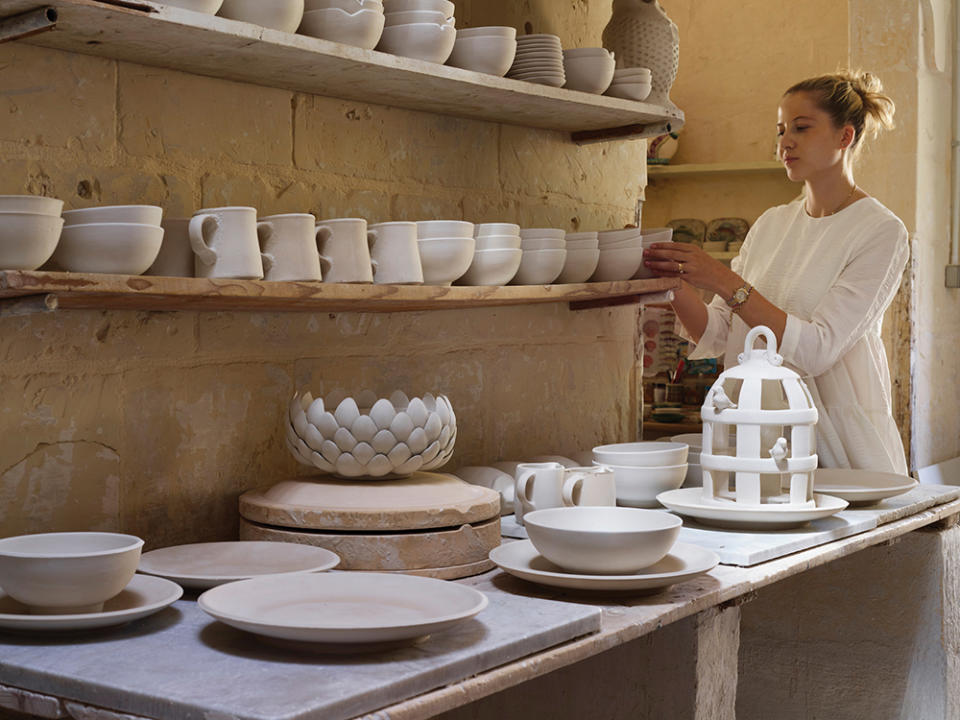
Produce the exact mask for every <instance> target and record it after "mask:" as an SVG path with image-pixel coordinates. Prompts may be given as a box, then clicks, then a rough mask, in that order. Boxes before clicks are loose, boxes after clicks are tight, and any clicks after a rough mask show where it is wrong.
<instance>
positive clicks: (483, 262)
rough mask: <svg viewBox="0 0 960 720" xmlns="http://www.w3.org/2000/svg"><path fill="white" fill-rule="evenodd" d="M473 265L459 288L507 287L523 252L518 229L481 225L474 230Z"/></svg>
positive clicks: (502, 224) (491, 224) (459, 281)
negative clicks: (465, 286) (476, 286)
mask: <svg viewBox="0 0 960 720" xmlns="http://www.w3.org/2000/svg"><path fill="white" fill-rule="evenodd" d="M473 235H474V242H475V249H474V251H473V262H472V263H471V264H470V267H469V268H468V269H467V272H466V274H464V275H463V277H461V278H460V279H459V280H457V284H458V285H506V284H507V283H508V282H510V281H511V280H512V279H513V276H514V275H516V274H517V270H518V269H519V267H520V260H521V257H522V255H523V251H522V250H521V249H520V226H519V225H514V224H513V223H483V224H480V225H476V226H474V230H473Z"/></svg>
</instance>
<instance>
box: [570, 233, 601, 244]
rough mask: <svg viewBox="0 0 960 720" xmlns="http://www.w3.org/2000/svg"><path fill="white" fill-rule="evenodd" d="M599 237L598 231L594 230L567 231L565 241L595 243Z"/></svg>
mask: <svg viewBox="0 0 960 720" xmlns="http://www.w3.org/2000/svg"><path fill="white" fill-rule="evenodd" d="M599 239H600V233H598V232H597V231H596V230H592V231H590V232H575V233H567V234H566V240H567V242H593V243H596V242H597V241H598V240H599Z"/></svg>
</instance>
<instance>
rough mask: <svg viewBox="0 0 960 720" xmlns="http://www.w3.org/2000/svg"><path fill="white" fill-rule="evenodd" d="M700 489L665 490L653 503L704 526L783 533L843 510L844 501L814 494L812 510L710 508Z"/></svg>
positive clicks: (783, 506) (845, 502)
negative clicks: (656, 501) (703, 499)
mask: <svg viewBox="0 0 960 720" xmlns="http://www.w3.org/2000/svg"><path fill="white" fill-rule="evenodd" d="M702 496H703V488H702V487H693V488H680V489H679V490H668V491H667V492H662V493H660V494H659V495H657V500H658V501H659V502H660V503H661V504H662V505H664V506H665V507H666V508H668V509H670V510H672V511H673V512H675V513H677V514H678V515H684V516H686V517H691V518H694V519H696V520H697V522H700V523H702V524H704V525H713V526H715V527H720V528H730V529H735V530H786V529H787V528H795V527H800V526H801V525H806V524H807V523H808V522H810V521H811V520H819V519H821V518H825V517H830V516H831V515H833V514H835V513H838V512H840V511H841V510H843V509H844V508H845V507H847V501H846V500H841V499H840V498H836V497H831V496H830V495H819V494H814V496H813V499H814V501H815V502H816V507H814V508H791V507H789V506H787V505H775V506H768V507H764V508H757V507H755V506H754V507H738V506H737V505H735V504H734V503H732V502H731V503H729V504H727V505H712V504H706V503H704V502H702V500H701V498H702Z"/></svg>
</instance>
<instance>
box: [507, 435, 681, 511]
mask: <svg viewBox="0 0 960 720" xmlns="http://www.w3.org/2000/svg"><path fill="white" fill-rule="evenodd" d="M688 451H689V446H688V445H687V444H686V443H682V442H660V441H657V442H635V443H620V444H617V445H601V446H599V447H595V448H594V449H593V464H594V465H604V466H606V467H609V468H612V469H613V476H614V481H615V482H616V484H617V504H618V505H628V506H630V507H659V506H660V503H658V502H657V495H659V494H660V493H662V492H666V491H667V490H676V489H677V488H679V487H680V486H681V485H682V484H683V480H684V478H685V477H686V475H687V455H688ZM524 519H526V518H524Z"/></svg>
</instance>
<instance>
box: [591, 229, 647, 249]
mask: <svg viewBox="0 0 960 720" xmlns="http://www.w3.org/2000/svg"><path fill="white" fill-rule="evenodd" d="M641 237H643V230H641V229H640V228H635V227H634V228H622V229H620V230H601V231H600V232H598V233H597V241H598V242H599V243H600V244H601V245H603V244H604V243H608V242H616V241H617V240H634V239H637V238H641Z"/></svg>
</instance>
